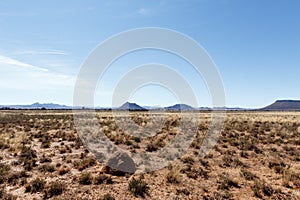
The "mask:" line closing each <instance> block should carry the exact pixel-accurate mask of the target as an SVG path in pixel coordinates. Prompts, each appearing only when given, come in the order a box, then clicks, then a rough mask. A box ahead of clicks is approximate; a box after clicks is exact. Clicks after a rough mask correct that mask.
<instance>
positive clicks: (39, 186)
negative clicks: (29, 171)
mask: <svg viewBox="0 0 300 200" xmlns="http://www.w3.org/2000/svg"><path fill="white" fill-rule="evenodd" d="M45 184H46V181H45V180H42V179H40V178H36V179H35V180H33V181H31V182H30V183H29V184H28V185H27V186H26V187H25V192H31V193H37V192H41V191H42V190H43V189H44V187H45Z"/></svg>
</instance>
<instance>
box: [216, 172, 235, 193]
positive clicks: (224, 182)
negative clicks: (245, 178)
mask: <svg viewBox="0 0 300 200" xmlns="http://www.w3.org/2000/svg"><path fill="white" fill-rule="evenodd" d="M232 187H236V188H240V186H239V184H238V182H236V181H234V180H233V179H232V178H230V177H228V176H227V175H225V176H222V177H221V181H220V182H219V186H218V189H221V190H229V189H230V188H232Z"/></svg>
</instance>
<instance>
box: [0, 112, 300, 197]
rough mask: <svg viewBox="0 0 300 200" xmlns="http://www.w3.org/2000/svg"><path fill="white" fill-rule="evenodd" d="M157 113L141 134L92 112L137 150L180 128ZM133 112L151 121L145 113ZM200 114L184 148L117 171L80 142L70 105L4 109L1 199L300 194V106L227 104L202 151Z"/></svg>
mask: <svg viewBox="0 0 300 200" xmlns="http://www.w3.org/2000/svg"><path fill="white" fill-rule="evenodd" d="M156 114H157V116H159V115H160V116H162V115H163V116H166V119H167V120H166V121H165V122H164V124H163V128H162V131H160V132H157V133H155V134H154V136H151V137H149V138H139V137H136V136H132V135H130V134H128V132H126V131H124V130H121V129H120V127H118V125H117V123H116V122H115V120H114V117H113V115H112V113H110V112H108V111H106V112H104V111H99V112H97V116H98V120H99V124H100V127H99V129H100V130H101V131H103V132H104V133H105V135H106V136H107V137H108V138H109V139H110V141H112V142H114V143H115V144H116V145H118V146H119V147H121V148H123V149H126V150H128V151H131V152H137V153H139V152H152V151H153V152H155V151H157V150H159V149H160V148H163V147H164V146H165V145H167V143H168V142H169V141H170V140H171V139H172V138H173V137H174V136H175V135H176V134H177V132H178V129H176V127H178V126H179V125H180V117H179V116H180V113H163V112H161V113H159V112H158V113H156ZM185 114H189V113H185ZM131 116H132V117H131V119H132V120H133V121H134V122H135V123H136V124H138V125H140V126H146V124H147V123H151V122H150V121H151V120H150V119H149V115H147V113H143V112H133V113H131ZM190 116H194V113H191V114H190ZM195 116H196V115H195ZM200 116H201V120H200V122H199V124H198V126H197V127H198V130H197V131H196V132H197V133H196V137H195V138H194V141H193V143H192V144H191V146H190V148H189V149H188V151H187V152H186V153H185V155H184V156H182V157H181V158H179V159H177V160H175V161H174V162H173V163H172V164H171V165H169V166H166V167H164V168H162V169H160V170H157V171H154V172H149V173H143V174H118V173H115V172H112V171H111V170H108V169H107V167H105V165H104V164H102V163H101V162H100V161H98V160H97V159H96V158H95V157H94V155H93V154H91V153H90V152H89V151H88V150H87V149H86V148H85V147H84V145H83V143H82V141H81V139H80V137H79V136H78V133H77V131H76V128H75V126H74V120H73V114H72V111H63V110H44V111H42V110H27V111H24V110H2V111H0V199H57V200H58V199H74V200H75V199H80V200H81V199H93V200H94V199H122V200H123V199H143V198H144V199H173V200H175V199H249V200H250V199H300V162H299V161H300V112H255V111H253V112H250V111H249V112H242V111H239V112H237V111H236V112H233V111H232V112H227V115H226V118H225V123H224V127H223V130H222V132H221V133H220V136H219V138H218V143H217V145H215V146H214V148H213V149H212V150H211V151H210V152H209V153H208V154H207V155H206V156H205V157H200V156H199V149H200V148H201V145H202V142H203V138H204V137H205V135H206V133H207V130H208V129H209V127H210V126H209V125H210V113H208V112H205V113H201V114H200ZM157 121H158V120H157ZM152 123H156V121H155V119H154V120H153V122H152ZM180 131H185V130H182V129H181V130H180ZM92 132H93V131H92ZM91 134H93V133H91Z"/></svg>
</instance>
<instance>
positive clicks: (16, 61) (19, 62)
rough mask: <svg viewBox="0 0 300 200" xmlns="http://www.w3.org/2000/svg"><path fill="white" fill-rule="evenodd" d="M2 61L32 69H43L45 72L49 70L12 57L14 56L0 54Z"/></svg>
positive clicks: (0, 61) (6, 63) (5, 63)
mask: <svg viewBox="0 0 300 200" xmlns="http://www.w3.org/2000/svg"><path fill="white" fill-rule="evenodd" d="M0 63H2V64H4V65H13V66H16V67H21V68H30V69H34V70H37V71H43V72H47V71H48V69H46V68H42V67H37V66H34V65H30V64H27V63H24V62H21V61H18V60H15V59H12V58H9V57H6V56H2V55H0Z"/></svg>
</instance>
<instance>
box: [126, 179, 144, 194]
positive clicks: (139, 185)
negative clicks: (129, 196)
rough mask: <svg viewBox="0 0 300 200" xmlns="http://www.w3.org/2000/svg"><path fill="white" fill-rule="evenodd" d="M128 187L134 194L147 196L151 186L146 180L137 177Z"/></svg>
mask: <svg viewBox="0 0 300 200" xmlns="http://www.w3.org/2000/svg"><path fill="white" fill-rule="evenodd" d="M128 188H129V190H130V191H131V192H132V193H133V194H134V196H141V197H145V195H146V194H148V190H149V186H148V184H147V183H146V182H145V181H144V180H142V179H135V178H133V179H132V180H131V181H130V182H129V185H128Z"/></svg>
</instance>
